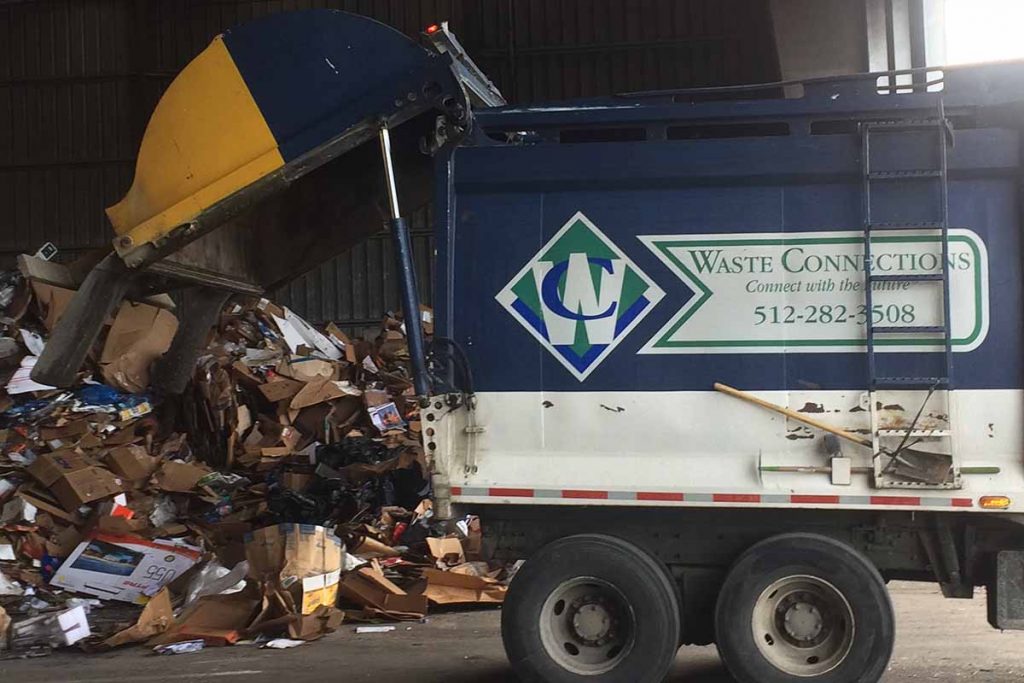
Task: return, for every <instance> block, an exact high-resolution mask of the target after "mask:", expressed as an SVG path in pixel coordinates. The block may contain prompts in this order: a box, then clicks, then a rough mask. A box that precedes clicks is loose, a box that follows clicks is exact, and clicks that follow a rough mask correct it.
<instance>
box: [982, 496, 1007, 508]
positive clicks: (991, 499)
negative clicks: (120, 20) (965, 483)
mask: <svg viewBox="0 0 1024 683" xmlns="http://www.w3.org/2000/svg"><path fill="white" fill-rule="evenodd" d="M978 505H980V506H981V508H982V509H983V510H1005V509H1006V508H1008V507H1010V499H1009V498H1007V497H1006V496H982V498H981V500H979V501H978Z"/></svg>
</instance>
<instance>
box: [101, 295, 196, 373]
mask: <svg viewBox="0 0 1024 683" xmlns="http://www.w3.org/2000/svg"><path fill="white" fill-rule="evenodd" d="M177 331H178V319H177V318H176V317H175V316H174V314H173V313H171V312H170V311H167V310H164V309H162V308H157V307H155V306H150V305H148V304H136V303H132V302H129V301H125V302H124V303H122V304H121V308H120V309H119V310H118V312H117V315H116V317H115V318H114V324H113V325H112V326H111V328H110V332H109V333H108V334H107V342H106V344H105V345H104V346H103V353H102V355H101V356H100V372H101V373H102V374H103V378H104V380H106V382H107V383H108V384H110V385H111V386H115V387H118V388H120V389H124V390H125V391H128V392H131V393H139V392H142V391H145V390H146V388H147V387H148V386H149V368H150V366H151V365H152V364H153V361H155V360H156V359H158V358H159V357H160V356H162V355H163V354H164V352H165V351H167V349H168V348H169V347H170V345H171V340H172V339H174V334H175V333H176V332H177Z"/></svg>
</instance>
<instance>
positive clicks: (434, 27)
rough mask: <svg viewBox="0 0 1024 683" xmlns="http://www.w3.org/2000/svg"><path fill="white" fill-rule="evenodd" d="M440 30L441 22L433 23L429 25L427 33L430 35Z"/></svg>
mask: <svg viewBox="0 0 1024 683" xmlns="http://www.w3.org/2000/svg"><path fill="white" fill-rule="evenodd" d="M440 30H441V25H440V24H431V25H430V26H428V27H427V34H428V35H429V34H431V33H437V32H438V31H440Z"/></svg>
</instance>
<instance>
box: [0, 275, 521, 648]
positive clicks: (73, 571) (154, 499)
mask: <svg viewBox="0 0 1024 683" xmlns="http://www.w3.org/2000/svg"><path fill="white" fill-rule="evenodd" d="M23 265H24V264H23ZM29 265H31V266H32V267H29V268H25V267H23V268H22V272H20V273H17V272H16V273H6V274H0V387H4V388H5V389H4V391H2V392H0V649H3V646H4V644H5V643H6V644H7V645H9V646H10V647H12V648H13V649H14V650H21V651H26V650H28V649H31V648H32V647H44V648H46V647H54V646H62V645H72V644H75V643H78V644H79V645H80V646H86V647H88V648H90V649H106V648H109V647H115V646H118V645H123V644H125V643H129V642H143V641H151V642H152V643H153V644H167V643H175V642H180V641H188V640H201V641H202V642H203V643H204V644H206V645H223V644H231V643H236V642H240V641H250V642H251V641H253V640H256V641H263V640H267V639H269V638H272V637H273V636H275V635H286V636H287V637H289V638H291V639H295V640H302V641H304V640H311V639H315V638H318V637H320V636H321V635H323V634H324V633H326V632H329V631H331V630H333V629H335V628H337V626H338V625H339V624H340V623H342V620H343V619H349V620H362V621H368V620H369V621H376V620H381V619H421V618H423V616H424V615H425V614H426V612H427V609H428V604H429V603H433V604H461V603H488V602H500V601H501V599H502V598H503V597H504V585H503V583H501V582H499V579H503V578H506V577H507V574H508V572H507V571H505V570H504V569H503V568H500V567H491V566H489V565H488V564H487V563H485V562H483V561H482V559H481V556H480V555H481V553H480V539H481V532H480V528H479V522H478V521H477V520H475V519H473V518H469V519H465V520H461V521H460V522H459V523H458V524H453V523H450V522H447V523H442V522H439V521H437V520H435V519H434V517H433V514H432V506H431V500H430V495H431V491H430V483H429V474H428V472H429V465H428V462H427V460H426V458H425V456H424V452H423V449H422V447H421V443H420V423H419V419H418V410H419V408H418V404H417V401H416V399H415V397H414V395H413V389H412V383H411V381H410V379H409V378H410V373H409V368H408V350H407V347H406V343H405V333H404V330H405V324H406V323H405V322H404V321H403V320H402V318H401V316H399V315H388V316H386V317H385V318H384V320H383V323H382V326H381V332H380V334H379V335H378V336H377V338H376V339H374V340H372V341H367V340H363V339H350V338H349V337H348V336H347V335H346V334H345V333H344V332H343V331H342V330H341V329H340V328H338V327H337V326H336V325H334V324H329V325H327V326H326V327H325V328H321V329H317V328H316V327H314V326H312V325H310V324H308V323H307V322H306V321H305V320H303V319H302V318H301V317H299V316H297V315H295V314H294V313H293V312H292V311H290V310H288V309H287V308H283V307H279V306H276V305H275V304H273V303H272V302H270V301H268V300H266V299H253V298H250V299H245V298H239V299H236V300H233V301H230V302H229V303H228V304H227V306H226V307H225V309H224V311H223V313H222V315H221V318H220V320H219V322H218V324H217V326H216V327H215V328H214V329H212V330H211V331H210V336H209V343H208V345H207V347H206V350H205V352H203V353H202V354H201V356H200V358H199V360H198V362H197V366H196V369H195V374H194V377H193V381H192V382H191V384H190V385H189V387H188V389H187V390H186V392H185V394H184V395H181V396H159V395H155V394H154V393H152V392H150V391H149V389H148V387H149V382H150V374H151V372H152V368H153V364H154V362H155V361H157V360H158V359H159V358H160V356H161V355H162V354H163V353H164V352H165V351H166V350H167V348H168V347H169V345H170V343H171V340H172V338H173V336H174V333H175V330H176V329H177V318H176V317H175V311H174V305H173V303H172V302H171V301H170V300H169V299H167V298H158V299H155V300H147V301H143V302H129V301H126V302H124V303H123V304H122V305H121V306H120V307H119V309H117V311H116V312H115V314H114V315H113V316H112V319H111V320H110V321H109V325H108V326H107V328H106V329H105V330H104V332H103V333H102V334H101V335H100V338H99V339H98V340H97V343H96V345H95V348H94V349H93V352H92V353H91V354H90V356H89V359H88V360H87V361H86V363H85V364H84V366H83V367H82V368H81V371H80V374H79V379H80V381H79V383H78V384H77V386H75V387H74V388H72V389H68V390H57V389H54V388H52V387H46V386H42V385H39V384H37V383H35V382H33V381H32V379H31V377H30V376H29V373H30V372H31V368H32V367H33V365H34V363H35V361H36V359H37V358H38V355H39V354H40V353H41V352H42V349H43V346H44V345H45V343H46V338H47V335H48V333H49V332H50V330H52V329H53V326H54V325H55V324H56V322H57V321H58V320H59V319H60V316H61V314H62V312H63V309H64V308H65V307H66V306H67V304H68V302H69V301H70V298H71V296H72V294H73V290H71V289H69V288H67V287H62V286H58V285H59V283H60V281H61V278H62V277H64V274H62V272H61V270H60V267H58V266H56V265H55V264H44V266H41V265H40V264H38V263H36V264H34V265H32V264H31V263H30V262H29ZM40 271H42V272H44V273H45V274H46V276H45V277H40V275H39V273H40ZM54 273H56V276H54ZM55 282H57V283H58V284H55ZM419 318H420V319H419V324H421V325H422V326H423V328H424V331H425V332H426V333H427V334H428V335H430V334H431V333H432V318H431V313H430V311H429V309H425V308H424V309H423V310H422V311H420V316H419ZM111 604H120V605H122V609H124V605H125V604H128V605H133V606H135V607H133V608H131V609H132V611H130V613H129V614H128V615H127V616H125V615H124V614H121V617H120V618H119V619H115V620H113V621H109V620H108V621H109V623H104V625H103V626H102V627H100V626H98V624H99V623H100V622H101V621H103V620H102V619H101V618H100V614H101V613H102V611H103V609H104V608H105V607H106V606H108V605H111ZM142 606H144V608H142ZM67 624H71V625H72V626H74V628H71V627H68V626H67ZM90 624H91V625H90ZM58 631H59V632H61V633H65V634H68V633H70V634H75V635H74V637H73V638H63V639H61V638H57V637H56V636H54V634H55V633H57V632H58Z"/></svg>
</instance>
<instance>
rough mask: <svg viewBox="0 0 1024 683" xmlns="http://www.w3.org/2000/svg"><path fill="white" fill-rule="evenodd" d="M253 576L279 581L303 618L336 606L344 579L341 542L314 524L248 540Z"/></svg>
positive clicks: (271, 530)
mask: <svg viewBox="0 0 1024 683" xmlns="http://www.w3.org/2000/svg"><path fill="white" fill-rule="evenodd" d="M245 555H246V559H248V560H249V576H251V577H252V578H254V579H258V580H261V581H267V580H270V581H276V582H277V583H278V584H279V585H280V586H281V587H282V588H284V589H285V590H286V591H287V592H288V594H289V595H291V597H292V599H293V600H294V602H295V607H296V610H297V611H299V613H300V614H310V613H312V612H313V611H315V610H316V609H317V608H318V607H320V606H321V605H327V606H332V605H334V603H335V601H336V600H337V597H338V580H339V579H340V577H341V565H342V549H341V539H339V538H338V537H337V536H335V535H334V534H333V533H332V532H331V531H329V530H328V529H325V528H324V527H321V526H314V525H312V524H278V525H277V526H270V527H264V528H263V529H257V530H256V531H254V532H252V534H250V535H248V536H247V537H246V543H245Z"/></svg>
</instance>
